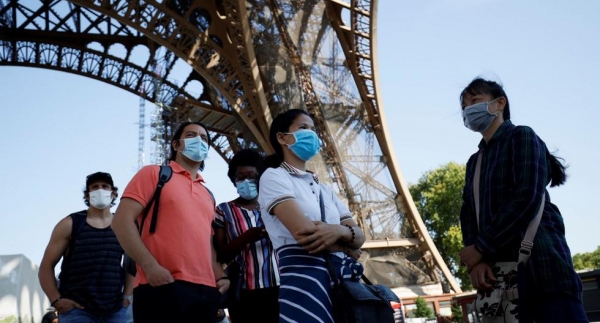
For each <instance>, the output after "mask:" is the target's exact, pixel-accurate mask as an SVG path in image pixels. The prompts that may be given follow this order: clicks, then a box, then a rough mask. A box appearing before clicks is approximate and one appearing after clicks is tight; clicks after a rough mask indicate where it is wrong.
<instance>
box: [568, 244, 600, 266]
mask: <svg viewBox="0 0 600 323" xmlns="http://www.w3.org/2000/svg"><path fill="white" fill-rule="evenodd" d="M573 265H574V266H575V269H576V270H581V269H596V268H600V246H598V249H596V251H592V252H585V253H577V254H575V255H574V256H573Z"/></svg>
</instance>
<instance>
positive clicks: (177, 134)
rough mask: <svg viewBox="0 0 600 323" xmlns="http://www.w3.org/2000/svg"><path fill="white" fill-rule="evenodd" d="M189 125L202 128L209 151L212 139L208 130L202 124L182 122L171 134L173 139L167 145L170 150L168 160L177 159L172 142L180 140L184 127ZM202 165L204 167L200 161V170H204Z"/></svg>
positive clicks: (198, 122)
mask: <svg viewBox="0 0 600 323" xmlns="http://www.w3.org/2000/svg"><path fill="white" fill-rule="evenodd" d="M191 124H195V125H199V126H200V127H202V129H204V130H205V131H206V134H207V137H208V148H209V149H210V145H211V144H212V139H211V138H210V132H208V128H207V127H206V126H205V125H204V124H202V123H201V122H200V121H186V122H182V123H181V124H180V125H179V127H177V130H176V131H175V133H174V134H173V137H172V138H171V141H170V143H169V149H171V157H170V158H169V160H175V158H176V157H177V151H176V150H175V149H173V142H174V141H176V140H179V139H181V136H182V135H183V130H184V129H185V127H187V126H189V125H191ZM204 165H205V164H204V161H202V163H200V170H204Z"/></svg>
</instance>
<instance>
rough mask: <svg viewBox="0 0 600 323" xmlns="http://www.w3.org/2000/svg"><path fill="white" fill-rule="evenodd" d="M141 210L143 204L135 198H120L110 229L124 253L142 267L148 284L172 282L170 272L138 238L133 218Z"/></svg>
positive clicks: (156, 284) (157, 284)
mask: <svg viewBox="0 0 600 323" xmlns="http://www.w3.org/2000/svg"><path fill="white" fill-rule="evenodd" d="M142 211H143V206H142V205H141V204H140V203H139V202H137V201H136V200H134V199H131V198H126V197H124V198H122V199H121V202H120V203H119V207H118V208H117V211H116V212H115V216H114V218H113V222H112V229H113V231H114V232H115V235H116V236H117V239H118V240H119V243H120V244H121V246H122V247H123V250H125V253H127V254H128V255H129V256H130V257H131V259H133V260H134V261H135V262H136V263H138V264H139V265H140V267H142V270H143V271H144V273H145V274H146V278H147V280H148V284H150V286H160V285H164V284H168V283H172V282H173V281H174V279H173V276H172V275H171V273H170V272H169V271H168V270H167V269H165V268H163V267H162V266H160V264H159V263H158V262H157V261H156V259H155V258H154V256H152V254H151V253H150V251H149V250H148V248H146V246H145V245H144V242H143V241H142V238H140V233H139V232H138V228H137V226H136V225H135V219H136V218H137V217H138V215H140V214H141V213H142Z"/></svg>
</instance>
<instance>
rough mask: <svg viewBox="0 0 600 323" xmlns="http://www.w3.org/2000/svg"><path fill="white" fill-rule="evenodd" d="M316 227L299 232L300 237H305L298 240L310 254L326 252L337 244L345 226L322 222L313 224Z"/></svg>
mask: <svg viewBox="0 0 600 323" xmlns="http://www.w3.org/2000/svg"><path fill="white" fill-rule="evenodd" d="M313 223H314V224H315V226H314V227H313V228H311V229H301V230H300V231H298V232H297V234H298V235H300V236H305V237H304V238H301V239H299V240H298V244H299V245H301V246H302V247H303V248H304V250H306V251H308V253H310V254H316V253H320V252H322V251H325V250H326V249H327V248H328V247H329V246H331V245H333V244H335V243H336V242H337V241H338V240H339V239H340V238H341V237H342V235H343V232H342V230H343V229H344V227H343V226H341V225H339V224H328V223H323V222H321V221H315V222H313Z"/></svg>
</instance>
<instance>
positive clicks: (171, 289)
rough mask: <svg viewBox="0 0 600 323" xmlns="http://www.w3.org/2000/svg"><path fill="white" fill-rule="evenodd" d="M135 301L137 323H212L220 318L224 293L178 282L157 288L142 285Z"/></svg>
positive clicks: (134, 293)
mask: <svg viewBox="0 0 600 323" xmlns="http://www.w3.org/2000/svg"><path fill="white" fill-rule="evenodd" d="M133 298H134V299H135V302H133V320H134V321H135V323H154V322H165V323H167V322H185V323H188V322H190V323H205V322H207V323H210V322H214V321H215V318H216V316H217V310H218V308H217V306H218V304H219V299H220V298H221V293H220V292H219V290H218V289H216V288H214V287H209V286H205V285H199V284H193V283H189V282H185V281H181V280H176V281H175V282H173V283H171V284H166V285H162V286H158V287H152V286H150V285H148V284H144V285H139V286H138V287H136V288H135V289H134V290H133Z"/></svg>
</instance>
